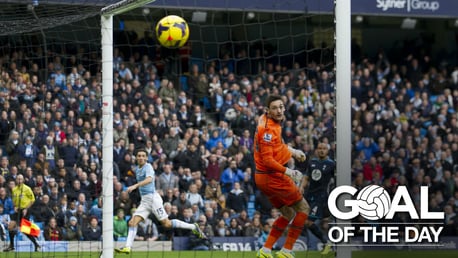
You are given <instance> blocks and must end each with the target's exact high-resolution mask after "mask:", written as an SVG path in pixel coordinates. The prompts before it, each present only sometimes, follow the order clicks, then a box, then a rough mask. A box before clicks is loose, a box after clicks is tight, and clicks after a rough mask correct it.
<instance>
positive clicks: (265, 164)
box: [254, 95, 310, 258]
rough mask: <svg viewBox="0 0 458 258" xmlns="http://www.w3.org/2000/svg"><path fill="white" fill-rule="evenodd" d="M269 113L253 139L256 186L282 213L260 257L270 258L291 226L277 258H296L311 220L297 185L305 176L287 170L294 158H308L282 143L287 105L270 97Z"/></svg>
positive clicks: (267, 112) (306, 204) (276, 98)
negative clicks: (296, 246)
mask: <svg viewBox="0 0 458 258" xmlns="http://www.w3.org/2000/svg"><path fill="white" fill-rule="evenodd" d="M266 107H267V108H266V113H265V114H263V115H262V116H261V117H260V118H259V120H258V125H257V129H256V133H255V136H254V160H255V163H256V173H255V182H256V186H257V188H258V189H259V190H260V191H261V192H262V193H263V194H264V195H266V196H267V197H268V198H269V200H270V202H271V203H272V205H273V206H274V207H275V208H278V209H279V210H280V211H281V214H282V215H281V216H280V217H278V218H277V219H276V220H275V222H274V224H273V226H272V229H271V231H270V233H269V236H268V237H267V240H266V242H265V243H264V246H263V247H262V248H261V249H260V250H259V251H258V253H257V257H260V258H263V257H265V258H271V257H273V255H272V246H273V245H274V244H275V242H276V241H277V240H278V238H279V237H280V236H281V235H282V234H283V231H285V229H286V227H287V226H288V224H290V226H289V229H288V234H287V237H286V240H285V244H284V246H283V248H282V249H281V250H280V251H279V252H277V257H278V258H293V257H294V253H293V252H292V249H293V246H294V243H295V242H296V240H297V239H298V237H299V235H300V234H301V232H302V230H303V227H304V224H305V222H306V220H307V218H308V213H309V210H310V208H309V205H308V203H307V201H306V200H305V199H304V197H303V196H302V193H301V192H300V190H299V188H298V187H297V184H299V183H300V182H301V180H302V173H301V172H300V171H297V170H292V169H290V168H287V167H285V165H286V164H287V163H288V161H289V160H290V159H291V157H293V158H295V159H297V160H299V161H305V158H306V157H305V154H304V153H303V152H302V151H300V150H296V149H293V148H291V147H288V145H286V144H285V143H284V142H283V139H282V137H281V136H282V125H281V123H282V121H283V120H284V117H285V116H284V112H285V104H284V102H283V100H282V97H281V96H278V95H270V96H268V97H267V100H266Z"/></svg>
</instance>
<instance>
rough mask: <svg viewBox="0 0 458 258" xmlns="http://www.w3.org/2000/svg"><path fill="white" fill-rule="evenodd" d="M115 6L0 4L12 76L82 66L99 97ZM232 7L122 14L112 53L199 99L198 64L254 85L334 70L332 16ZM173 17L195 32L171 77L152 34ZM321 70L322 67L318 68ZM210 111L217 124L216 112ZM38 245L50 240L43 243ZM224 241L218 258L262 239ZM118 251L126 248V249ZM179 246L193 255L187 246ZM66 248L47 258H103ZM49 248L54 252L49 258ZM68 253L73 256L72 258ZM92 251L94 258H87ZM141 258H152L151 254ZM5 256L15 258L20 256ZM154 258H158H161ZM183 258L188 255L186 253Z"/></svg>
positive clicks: (147, 246) (78, 246) (44, 76)
mask: <svg viewBox="0 0 458 258" xmlns="http://www.w3.org/2000/svg"><path fill="white" fill-rule="evenodd" d="M115 2H116V1H44V0H42V1H37V2H36V1H1V0H0V60H1V62H0V65H1V66H2V67H3V68H4V70H8V69H10V67H11V66H10V65H11V64H12V63H16V65H17V69H21V68H22V67H25V69H27V70H28V69H31V68H32V67H33V65H34V64H37V66H38V70H39V74H40V79H41V80H42V81H44V82H46V81H48V79H49V76H50V74H51V73H52V72H53V69H54V68H55V66H56V65H62V66H63V68H64V71H65V73H66V74H69V73H70V72H71V69H72V68H73V67H79V66H82V67H83V68H84V70H86V71H89V74H88V75H86V76H88V77H85V79H86V80H87V83H88V85H92V86H93V88H91V90H93V91H95V92H96V93H97V94H98V93H99V92H97V88H98V87H99V86H100V82H101V76H100V73H101V65H100V60H101V51H102V49H101V35H100V10H101V8H103V7H105V6H108V5H110V4H113V3H115ZM162 2H164V1H162ZM197 2H198V1H196V2H195V3H194V4H196V3H197ZM295 2H296V1H293V0H286V1H284V0H278V1H277V3H276V4H278V5H294V4H295ZM228 6H229V4H228V2H226V4H223V5H222V8H219V9H203V10H202V8H200V7H198V6H193V5H192V4H189V6H187V7H186V8H183V9H176V8H164V7H160V6H157V5H154V4H150V5H148V6H147V7H145V8H137V9H134V10H131V11H129V12H126V13H122V14H120V15H116V16H115V17H114V47H115V48H116V49H118V50H119V55H120V56H121V57H122V59H123V60H124V61H126V62H129V61H132V62H139V61H140V60H141V57H142V56H143V55H148V56H149V58H150V59H151V60H152V62H153V64H154V66H155V67H156V69H157V73H158V78H163V77H169V78H172V79H174V80H176V85H178V89H179V90H184V91H188V93H189V94H193V92H192V90H191V89H189V88H188V87H189V85H187V82H186V78H187V75H189V73H190V71H191V67H192V66H193V65H197V66H198V67H199V70H200V71H201V72H207V71H209V70H210V67H212V68H214V69H216V72H219V71H221V70H223V69H224V68H225V67H228V66H230V69H231V70H232V71H233V72H234V73H235V75H236V76H237V78H242V77H244V76H248V77H250V78H253V79H254V78H255V77H256V76H261V77H262V76H266V74H270V73H272V74H276V75H283V74H285V73H288V72H295V71H296V72H297V71H299V70H303V71H306V73H309V72H310V73H309V74H307V77H309V78H311V79H314V80H317V79H318V77H317V74H315V71H317V70H329V71H332V68H333V66H334V54H333V51H334V46H333V44H334V24H333V18H332V17H331V16H325V15H320V14H314V13H308V12H307V11H294V12H291V11H288V12H284V11H278V12H268V11H260V12H258V11H256V8H251V9H250V8H247V9H246V10H245V9H244V10H242V9H230V8H229V7H228ZM170 14H175V15H179V16H181V17H183V18H184V19H185V20H186V21H187V22H188V24H189V26H190V31H191V33H190V38H189V44H188V45H186V47H184V48H182V49H180V50H178V52H177V53H175V54H174V57H175V58H176V60H175V61H176V65H175V66H174V67H172V69H171V70H167V67H166V65H167V64H166V61H165V59H166V57H168V55H170V53H169V52H168V50H166V49H164V48H161V47H160V45H159V44H158V42H157V41H156V40H155V36H154V35H155V31H154V28H155V26H156V22H157V21H158V20H159V19H160V18H162V17H164V16H166V15H170ZM199 19H201V20H200V21H199ZM317 66H318V67H321V68H320V69H317V68H316V67H317ZM84 76H85V75H83V77H84ZM143 86H144V85H143ZM97 96H98V97H100V95H97ZM190 97H192V96H190ZM200 104H202V105H205V103H200ZM207 111H208V113H209V114H213V115H215V118H214V119H215V120H218V118H217V117H216V111H215V110H213V109H208V110H207ZM93 112H94V113H92V114H90V115H92V116H93V117H96V118H99V119H100V118H101V112H100V110H94V111H93ZM95 129H97V130H98V131H101V128H100V123H98V124H97V123H96V125H95ZM90 201H93V200H90ZM247 207H248V208H247V209H248V213H249V216H250V217H252V216H253V215H254V213H255V212H256V209H255V197H254V193H251V195H250V196H248V200H247ZM38 222H39V221H38ZM156 222H157V221H156ZM46 224H47V222H46V221H43V222H42V223H41V224H40V225H41V226H42V227H43V228H44V227H45V225H46ZM40 240H41V241H43V240H44V238H43V236H41V238H40ZM121 240H125V239H124V238H121ZM159 240H165V239H164V232H163V231H162V228H160V227H159V239H158V240H157V244H152V242H151V241H136V242H135V247H136V249H137V250H157V251H159V252H160V256H161V257H164V255H167V252H166V251H164V250H170V249H172V248H173V242H170V241H171V239H167V240H170V241H163V242H162V241H159ZM252 240H253V239H250V241H252ZM20 241H24V242H21V245H22V247H19V248H18V249H20V250H22V251H24V250H32V245H31V244H30V242H28V241H27V240H26V238H25V237H22V238H21V239H20ZM226 242H229V243H230V242H231V240H230V238H226V237H223V238H220V239H219V240H218V241H215V242H214V243H213V246H212V247H214V252H215V256H217V255H218V254H217V253H216V251H217V250H224V251H228V250H231V251H250V250H251V251H254V249H255V248H257V244H256V243H257V239H256V241H252V242H249V245H248V246H246V245H245V244H246V243H243V244H240V243H236V244H225V243H226ZM43 243H44V242H43ZM5 244H7V242H5ZM115 245H116V246H120V245H122V243H119V244H115ZM177 246H178V247H180V248H183V249H187V248H188V247H187V246H186V241H184V242H182V244H180V245H177ZM175 247H176V246H175ZM62 248H64V247H62ZM65 248H67V249H65V252H62V253H61V252H60V251H59V250H61V249H59V248H56V244H54V243H53V244H46V245H45V248H44V251H45V252H46V253H45V254H44V255H45V256H44V257H82V256H81V255H83V256H84V257H98V256H99V255H100V250H101V241H100V242H87V241H74V242H72V243H71V248H70V245H68V246H66V247H65ZM46 249H47V250H53V251H52V252H48V251H47V250H46ZM69 249H71V250H72V251H68V250H69ZM62 250H64V249H62ZM88 250H91V251H92V252H90V253H85V251H88ZM139 252H141V251H139ZM142 254H144V255H143V256H146V257H153V254H152V253H150V252H148V253H146V252H145V253H142ZM5 255H6V256H5V257H16V256H15V255H17V254H14V253H9V254H5ZM154 255H155V257H157V254H154ZM195 255H196V254H192V255H191V256H192V257H198V256H195ZM247 255H248V254H247ZM191 256H189V257H191ZM21 257H25V256H21ZM30 257H32V254H30ZM33 257H37V256H33ZM181 257H188V256H185V255H184V254H183V256H181ZM247 257H248V256H247Z"/></svg>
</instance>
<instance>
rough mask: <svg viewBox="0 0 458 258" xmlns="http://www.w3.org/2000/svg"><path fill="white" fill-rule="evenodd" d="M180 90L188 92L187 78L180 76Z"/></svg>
mask: <svg viewBox="0 0 458 258" xmlns="http://www.w3.org/2000/svg"><path fill="white" fill-rule="evenodd" d="M180 84H181V89H182V90H184V91H187V90H188V77H186V76H184V75H182V76H180Z"/></svg>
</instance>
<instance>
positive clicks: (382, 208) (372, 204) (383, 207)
mask: <svg viewBox="0 0 458 258" xmlns="http://www.w3.org/2000/svg"><path fill="white" fill-rule="evenodd" d="M356 199H357V200H358V206H359V208H360V211H359V213H360V214H361V216H363V217H364V218H366V219H369V220H377V219H382V218H383V217H385V215H386V214H388V211H389V210H390V207H391V199H390V195H389V194H388V192H387V191H386V190H385V189H384V188H383V187H381V186H378V185H369V186H366V187H364V188H363V189H362V190H361V191H360V192H359V193H358V196H357V197H356Z"/></svg>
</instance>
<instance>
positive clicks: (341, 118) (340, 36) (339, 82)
mask: <svg viewBox="0 0 458 258" xmlns="http://www.w3.org/2000/svg"><path fill="white" fill-rule="evenodd" d="M334 3H335V21H336V39H335V41H336V52H335V53H336V137H337V146H336V147H337V156H336V162H337V176H336V179H337V185H338V186H340V185H350V184H351V151H348V150H351V0H335V2H334ZM343 201H344V200H338V203H337V205H338V207H343ZM337 222H339V223H347V222H348V221H337ZM336 254H337V256H336V257H337V258H351V247H349V246H340V247H337V253H336Z"/></svg>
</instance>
